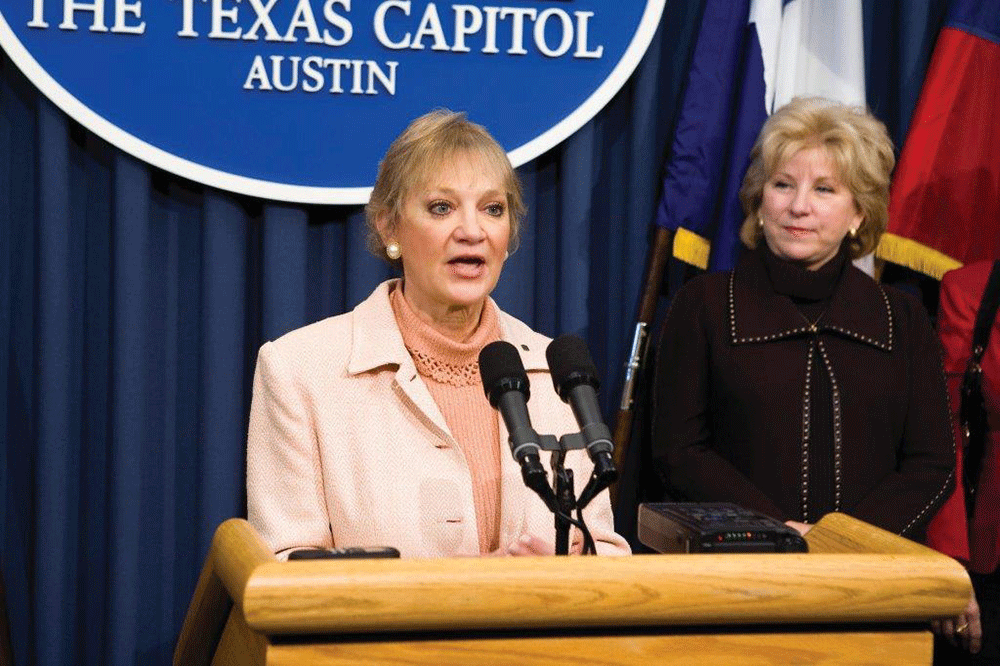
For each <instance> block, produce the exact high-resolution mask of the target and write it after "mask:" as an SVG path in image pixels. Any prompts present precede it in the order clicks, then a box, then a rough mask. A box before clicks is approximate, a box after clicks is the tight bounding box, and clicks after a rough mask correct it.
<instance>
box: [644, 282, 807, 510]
mask: <svg viewBox="0 0 1000 666" xmlns="http://www.w3.org/2000/svg"><path fill="white" fill-rule="evenodd" d="M718 277H719V276H705V278H708V279H702V278H699V279H695V280H693V281H691V282H689V283H688V284H687V285H685V286H684V287H683V288H682V289H681V290H680V291H679V292H678V293H677V295H676V296H675V297H674V302H673V303H672V305H671V308H670V312H669V313H668V315H667V319H666V322H665V323H664V328H663V334H662V336H661V338H660V345H659V349H658V353H657V362H656V377H655V380H654V405H653V411H654V415H653V443H652V449H653V451H652V452H653V461H654V464H655V465H656V468H657V472H658V473H659V474H660V477H661V478H662V480H663V482H664V483H665V484H666V485H667V487H668V488H670V489H671V491H672V492H674V493H675V494H678V495H681V496H683V497H684V498H686V499H689V500H693V501H701V502H733V503H735V504H738V505H740V506H744V507H746V508H748V509H755V510H757V511H761V512H763V513H765V514H767V515H770V516H773V517H775V518H778V519H780V520H787V519H788V518H787V517H786V516H784V515H783V514H782V512H781V511H780V510H779V509H778V507H777V506H775V504H774V502H772V501H771V500H770V499H769V498H768V497H767V495H765V494H764V493H763V492H761V491H760V489H758V488H757V486H755V485H754V484H753V483H752V482H751V481H750V480H749V479H748V478H747V477H746V476H744V475H743V474H742V473H741V472H740V471H739V470H737V469H736V468H735V467H734V466H733V465H732V464H730V463H729V461H727V460H726V459H725V458H723V457H722V456H720V455H719V454H718V453H716V452H715V451H714V450H713V448H712V431H711V423H712V414H711V412H710V409H711V401H710V393H711V386H710V374H711V373H710V364H711V353H712V352H711V344H710V342H709V340H710V338H711V337H712V333H713V332H714V331H713V324H714V325H716V326H722V325H723V324H722V322H723V321H724V317H722V315H721V313H714V314H715V315H717V316H711V315H710V314H709V313H708V311H707V308H708V307H710V306H709V305H707V300H709V301H712V302H724V300H723V299H718V298H717V299H707V300H706V293H705V290H706V288H708V289H710V288H711V287H713V286H719V283H715V284H713V282H712V281H711V280H714V279H715V278H718Z"/></svg>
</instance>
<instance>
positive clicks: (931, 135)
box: [878, 0, 1000, 279]
mask: <svg viewBox="0 0 1000 666" xmlns="http://www.w3.org/2000/svg"><path fill="white" fill-rule="evenodd" d="M878 256H879V257H881V258H883V259H886V260H888V261H891V262H893V263H896V264H901V265H903V266H907V267H909V268H912V269H914V270H917V271H920V272H922V273H925V274H927V275H930V276H932V277H935V278H937V279H940V278H941V276H942V275H944V273H945V272H946V271H948V270H951V269H952V268H957V267H958V266H960V265H962V264H964V263H967V262H970V261H975V260H978V259H1000V3H996V1H995V0H957V1H956V2H955V3H953V5H952V7H951V9H950V11H949V15H948V20H947V21H946V22H945V27H944V28H943V29H942V30H941V33H940V34H939V36H938V40H937V44H936V45H935V47H934V56H933V58H932V59H931V65H930V68H929V69H928V73H927V78H926V80H925V82H924V87H923V90H922V91H921V93H920V101H919V102H918V104H917V108H916V111H915V112H914V118H913V122H912V123H911V125H910V132H909V135H908V136H907V138H906V144H905V145H904V147H903V152H902V155H901V156H900V159H899V165H898V166H897V167H896V173H895V176H894V179H893V184H892V196H891V203H890V204H889V229H888V233H886V234H885V236H883V238H882V241H881V243H880V244H879V247H878Z"/></svg>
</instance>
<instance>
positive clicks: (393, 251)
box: [385, 241, 403, 260]
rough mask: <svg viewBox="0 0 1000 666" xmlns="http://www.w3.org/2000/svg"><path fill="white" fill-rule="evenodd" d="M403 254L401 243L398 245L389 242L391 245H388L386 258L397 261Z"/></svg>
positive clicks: (394, 242)
mask: <svg viewBox="0 0 1000 666" xmlns="http://www.w3.org/2000/svg"><path fill="white" fill-rule="evenodd" d="M402 254H403V251H402V250H401V249H400V247H399V243H397V242H396V241H389V243H387V244H386V246H385V256H387V257H389V258H390V259H392V260H396V259H399V257H400V256H401V255H402Z"/></svg>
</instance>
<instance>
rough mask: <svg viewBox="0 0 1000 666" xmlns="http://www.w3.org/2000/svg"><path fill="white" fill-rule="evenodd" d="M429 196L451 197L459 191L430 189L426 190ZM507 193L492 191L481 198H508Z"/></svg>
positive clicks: (442, 188) (438, 188)
mask: <svg viewBox="0 0 1000 666" xmlns="http://www.w3.org/2000/svg"><path fill="white" fill-rule="evenodd" d="M424 192H425V194H426V195H427V196H434V195H435V194H446V195H449V196H455V195H456V194H457V191H456V190H454V189H453V188H450V187H428V188H427V189H426V190H424ZM506 196H507V193H506V192H505V191H504V190H502V189H501V190H498V189H492V190H487V191H486V192H483V193H482V195H481V197H480V198H487V197H506Z"/></svg>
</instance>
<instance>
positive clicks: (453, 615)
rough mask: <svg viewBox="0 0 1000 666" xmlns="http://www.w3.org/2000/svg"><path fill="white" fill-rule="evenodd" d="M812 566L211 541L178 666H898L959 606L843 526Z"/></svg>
mask: <svg viewBox="0 0 1000 666" xmlns="http://www.w3.org/2000/svg"><path fill="white" fill-rule="evenodd" d="M806 538H807V541H808V542H809V548H810V552H809V553H808V554H767V555H764V554H729V555H716V554H713V555H700V554H699V555H636V556H633V557H530V558H455V559H438V560H407V559H402V560H297V561H292V562H279V561H277V560H276V558H275V557H274V555H273V554H272V553H271V551H270V550H269V548H268V547H267V545H266V544H265V543H264V542H263V541H262V540H261V538H260V537H259V536H258V535H257V534H256V533H255V532H254V530H253V528H251V527H250V525H249V524H248V523H247V522H246V521H244V520H239V519H232V520H229V521H226V522H225V523H223V524H222V525H221V526H220V527H219V529H218V531H217V532H216V534H215V538H214V540H213V542H212V548H211V552H210V553H209V555H208V558H207V560H206V562H205V566H204V569H203V570H202V573H201V577H200V579H199V581H198V586H197V588H196V590H195V593H194V598H193V599H192V601H191V606H190V608H189V609H188V614H187V617H186V619H185V621H184V626H183V628H182V630H181V635H180V639H179V640H178V644H177V649H176V652H175V654H174V663H175V664H177V665H188V664H197V665H201V664H273V665H277V664H280V665H289V664H462V665H463V666H464V665H468V664H517V665H519V666H522V665H528V664H573V665H576V666H580V665H590V664H664V663H689V664H705V663H738V664H748V663H765V664H766V663H775V664H793V663H801V664H817V663H830V664H847V663H869V664H871V663H886V664H910V663H923V664H929V663H930V662H931V642H932V636H931V634H930V632H929V631H928V630H927V621H928V620H930V619H932V618H936V617H946V616H953V615H957V614H958V613H959V612H961V611H962V609H964V608H965V604H966V603H967V601H968V598H969V593H970V590H971V587H970V584H969V578H968V576H967V575H966V573H965V570H964V569H963V568H962V567H961V566H960V565H959V564H958V563H957V562H955V561H954V560H952V559H951V558H948V557H945V556H944V555H941V554H939V553H936V552H935V551H932V550H930V549H929V548H925V547H924V546H921V545H919V544H916V543H913V542H911V541H908V540H906V539H902V538H900V537H897V536H895V535H892V534H890V533H888V532H884V531H882V530H880V529H878V528H875V527H872V526H870V525H868V524H866V523H863V522H861V521H858V520H855V519H853V518H850V517H848V516H845V515H843V514H831V515H828V516H826V517H825V518H823V519H822V520H821V521H820V522H819V523H818V524H817V525H816V526H815V527H814V528H813V529H812V531H811V532H810V533H809V534H808V535H807V537H806Z"/></svg>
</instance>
